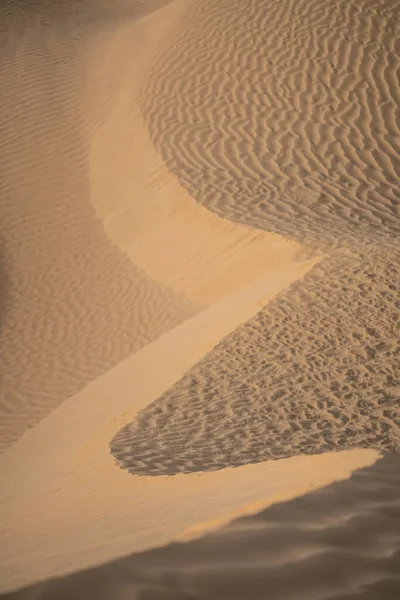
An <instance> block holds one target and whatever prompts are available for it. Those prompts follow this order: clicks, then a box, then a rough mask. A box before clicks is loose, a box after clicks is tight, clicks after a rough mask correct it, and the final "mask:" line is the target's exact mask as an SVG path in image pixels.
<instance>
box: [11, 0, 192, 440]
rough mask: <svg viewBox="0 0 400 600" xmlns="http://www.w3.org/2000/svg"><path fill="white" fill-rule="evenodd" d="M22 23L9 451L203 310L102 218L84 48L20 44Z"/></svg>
mask: <svg viewBox="0 0 400 600" xmlns="http://www.w3.org/2000/svg"><path fill="white" fill-rule="evenodd" d="M35 6H36V7H37V5H32V6H30V7H29V10H31V9H32V10H33V9H34V8H35ZM63 6H66V5H64V4H63ZM6 14H7V13H6ZM60 18H61V17H60ZM63 22H64V21H63ZM13 23H14V28H13V29H12V28H11V26H10V29H9V30H8V31H7V35H2V36H1V52H0V80H1V92H0V114H1V116H0V119H1V122H0V130H1V140H0V165H1V182H0V196H1V206H0V237H1V252H2V265H3V268H2V271H3V272H4V273H5V277H2V302H3V306H2V315H1V331H0V336H1V352H0V369H1V374H2V377H1V379H2V381H1V404H0V406H1V409H0V411H1V412H0V432H1V447H2V448H4V447H6V446H7V445H9V444H10V443H12V442H13V441H15V440H16V439H17V438H18V437H19V436H20V435H21V434H22V433H23V432H24V431H25V430H26V428H27V427H28V426H32V425H34V424H35V423H37V422H38V421H39V420H40V419H41V418H43V417H44V416H45V415H46V414H47V413H48V412H49V410H51V409H52V408H54V407H56V406H58V405H59V404H60V403H61V402H62V401H63V400H64V399H65V398H67V397H68V396H71V395H72V394H74V393H76V392H77V391H78V390H79V389H82V387H84V386H85V385H86V384H87V383H88V382H89V381H91V380H93V379H95V378H96V377H98V376H99V375H100V374H101V373H104V372H105V371H107V370H108V369H109V368H111V367H112V366H114V365H115V364H117V363H118V362H119V361H120V360H121V359H123V358H125V357H127V356H129V355H130V354H132V352H134V351H136V350H137V349H139V348H141V347H142V346H143V345H144V344H146V343H148V342H149V341H151V340H153V339H156V338H157V337H158V336H159V335H161V334H163V333H164V332H165V331H167V330H168V329H170V328H171V327H174V326H175V325H176V324H178V323H180V322H182V320H184V319H185V318H186V317H188V316H190V315H192V314H194V312H195V308H194V307H193V306H192V305H191V304H190V302H189V301H188V299H187V298H186V297H185V296H184V295H183V294H180V293H177V292H175V291H174V290H172V289H167V288H166V287H165V286H164V285H163V284H162V283H160V282H155V281H153V280H152V279H151V278H149V277H148V276H147V275H146V274H145V273H144V272H143V270H142V269H140V268H138V267H137V266H135V265H133V264H132V263H131V261H130V260H129V259H128V257H127V256H124V254H122V253H121V252H120V251H119V250H118V248H117V247H115V245H113V244H112V243H110V240H109V239H108V238H107V236H106V235H105V233H104V230H103V227H102V223H101V221H100V220H99V219H96V218H95V212H94V210H93V208H92V206H91V204H90V202H91V185H90V179H89V159H90V144H89V138H88V137H87V135H86V124H87V117H86V115H85V114H84V109H85V105H84V102H83V101H82V100H83V99H85V94H86V95H88V91H87V90H86V87H85V65H84V63H83V62H82V59H81V56H80V53H81V52H83V47H82V44H79V43H77V44H72V45H71V46H69V45H67V41H68V39H69V38H65V39H64V38H63V35H62V34H61V33H60V32H58V30H57V28H55V27H53V28H51V29H50V31H51V34H47V33H46V32H47V29H46V24H41V23H38V24H37V26H36V27H32V28H30V29H27V28H26V27H25V28H24V35H23V36H22V38H20V37H19V36H18V35H17V32H18V26H22V25H21V20H20V19H17V17H16V15H15V10H14V21H13ZM15 73H18V76H15Z"/></svg>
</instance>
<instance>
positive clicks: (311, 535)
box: [4, 454, 400, 600]
mask: <svg viewBox="0 0 400 600" xmlns="http://www.w3.org/2000/svg"><path fill="white" fill-rule="evenodd" d="M399 462H400V461H399V456H398V455H396V454H386V455H385V456H384V457H383V458H382V459H381V460H379V461H378V462H377V463H376V464H375V465H373V466H371V467H369V468H366V469H362V470H359V471H356V473H354V474H353V475H352V477H351V478H350V479H348V480H347V481H343V482H340V483H335V484H332V485H329V486H327V487H325V488H323V489H320V490H316V491H312V492H310V493H308V494H306V495H304V496H301V497H299V498H296V499H294V500H291V501H289V502H283V503H278V504H275V505H274V506H272V507H270V508H268V509H266V510H263V511H261V512H258V514H254V515H252V516H249V517H242V518H240V519H237V520H235V521H233V522H232V523H231V524H230V525H229V526H227V527H224V528H222V529H220V530H218V531H216V532H213V533H210V534H207V535H205V536H204V537H202V538H201V539H199V540H194V541H190V542H186V543H180V544H176V543H175V544H170V545H169V546H166V547H165V548H161V549H157V550H152V551H150V552H145V553H142V554H134V555H132V556H129V557H127V558H124V559H122V560H119V561H115V562H113V563H110V564H108V565H106V566H103V567H100V568H98V569H92V570H88V571H86V572H83V573H79V574H76V575H72V576H70V577H66V578H64V579H60V580H55V581H52V582H48V583H44V584H42V585H38V586H36V587H33V588H28V589H25V590H23V591H21V592H19V593H16V594H10V595H8V596H6V597H4V598H7V599H9V600H36V599H37V600H39V599H40V600H51V599H53V598H57V599H58V600H70V598H75V599H81V598H87V597H89V596H93V597H95V598H98V599H99V600H100V599H108V598H110V599H111V598H113V599H114V600H119V599H121V600H122V599H123V598H127V597H129V598H132V599H134V600H195V599H196V600H242V599H243V598H250V599H252V600H263V599H265V598H266V597H267V598H268V600H298V599H299V598H308V599H311V598H312V599H313V600H327V599H328V598H329V599H330V600H354V598H357V600H381V599H385V600H396V599H397V598H398V592H399V587H400V575H399V566H400V558H399V554H400V464H399ZM266 593H267V596H266Z"/></svg>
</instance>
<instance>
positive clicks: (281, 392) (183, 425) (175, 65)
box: [111, 0, 400, 475]
mask: <svg viewBox="0 0 400 600" xmlns="http://www.w3.org/2000/svg"><path fill="white" fill-rule="evenodd" d="M397 8H398V7H397V5H396V3H394V2H390V1H388V2H384V3H383V4H382V3H379V5H378V4H377V3H371V2H363V1H362V0H360V1H358V2H354V3H351V5H349V4H348V3H337V2H333V1H327V2H323V3H311V4H310V3H309V2H296V3H292V2H285V3H274V2H272V3H266V2H262V1H261V0H254V1H252V2H250V3H241V2H233V3H231V2H229V3H228V2H217V3H211V2H203V3H199V4H197V5H196V6H192V7H191V8H190V9H188V11H187V13H186V16H185V19H183V20H182V21H181V23H180V27H179V31H178V33H177V32H172V33H171V35H170V37H169V39H168V44H166V46H165V48H163V51H162V52H160V53H159V54H158V55H157V56H156V59H155V60H154V63H153V65H152V68H151V69H150V71H149V76H148V78H147V80H146V82H145V83H143V86H142V95H141V106H142V110H143V112H144V115H145V118H146V122H147V125H148V128H149V130H150V132H151V135H152V138H153V140H154V143H155V144H156V146H157V148H158V149H159V151H160V152H161V154H162V155H163V157H164V159H165V161H166V164H167V165H168V167H169V169H170V170H171V171H172V172H173V173H174V174H176V176H177V177H178V178H179V180H180V181H181V183H182V184H183V185H184V186H185V187H186V188H187V189H188V190H189V192H190V194H191V195H192V196H193V197H194V198H195V199H196V200H198V201H199V202H200V203H202V204H203V205H204V206H207V208H209V209H210V210H213V211H216V212H217V213H218V214H221V215H224V216H226V217H229V218H230V219H233V220H237V221H240V222H242V223H246V224H249V225H252V226H255V227H258V228H263V229H268V230H273V231H276V232H279V233H284V234H286V235H289V236H290V237H292V238H295V239H297V240H300V241H301V242H303V243H304V244H305V245H306V246H311V247H312V248H318V249H319V250H321V249H328V248H331V253H330V256H329V257H328V258H326V259H325V260H324V261H323V263H321V264H320V265H319V266H318V267H314V270H313V271H312V272H311V273H310V274H309V275H308V276H306V277H305V278H304V279H303V280H302V281H299V282H297V283H295V284H292V286H291V288H290V289H289V290H288V291H285V292H282V293H281V294H280V295H279V296H278V297H277V298H276V299H275V300H274V301H273V302H272V303H270V304H269V305H268V306H267V307H266V308H265V309H263V310H262V311H261V312H260V313H259V314H258V315H257V316H256V317H255V318H253V319H252V320H251V321H249V322H247V323H246V325H244V326H242V327H240V328H239V329H237V330H236V331H235V332H234V333H232V335H230V336H229V337H227V338H226V339H224V340H223V341H222V342H221V344H219V346H218V347H217V348H216V349H215V350H214V351H213V352H212V353H210V354H209V355H208V356H206V357H205V358H204V360H203V361H201V362H200V363H199V364H198V365H197V366H196V367H195V368H194V369H193V370H192V371H191V372H190V373H188V374H187V375H186V376H185V377H184V378H182V380H181V381H180V382H179V383H178V384H177V385H176V386H174V387H173V388H172V389H171V390H169V391H168V392H166V393H165V394H164V395H163V396H162V397H161V398H160V399H159V401H157V402H156V403H154V404H153V405H152V406H149V407H148V408H147V409H146V410H145V411H143V412H142V413H141V414H140V415H139V416H138V418H137V419H136V420H135V421H134V423H133V424H131V425H127V426H126V427H125V428H124V429H123V430H122V431H120V432H119V433H118V434H117V435H116V436H115V437H114V439H113V441H112V443H111V450H112V452H113V453H114V455H115V456H116V458H117V460H118V463H119V464H120V465H121V466H122V467H124V468H127V469H129V470H130V472H132V473H140V474H153V475H157V474H158V475H161V474H173V473H178V472H181V471H182V472H188V471H198V470H208V469H216V468H223V467H226V466H238V465H241V464H245V463H247V462H255V461H262V460H267V459H271V458H282V457H286V456H291V455H293V454H298V453H310V454H313V453H316V452H322V451H327V450H335V449H336V450H337V449H340V448H349V447H370V446H373V447H376V448H383V449H390V450H395V451H398V450H399V425H400V420H399V419H400V413H399V409H398V405H399V391H400V388H399V381H400V370H399V360H398V357H399V350H400V346H399V341H398V340H399V337H400V325H399V324H400V312H399V304H398V299H397V286H398V281H399V276H400V254H399V251H400V242H399V239H400V238H399V231H400V218H399V216H400V200H399V196H398V184H399V173H400V170H399V167H400V163H399V157H400V155H399V149H400V146H399V144H400V137H399V129H398V127H397V123H396V119H395V117H396V111H397V104H398V99H399V97H400V86H399V81H398V79H397V77H396V75H395V74H396V72H397V69H398V67H399V66H400V62H399V56H398V54H397V53H396V44H397V42H398V39H399V38H398V35H397V32H399V31H400V30H399V26H400V25H399V23H400V21H399V19H398V17H399V14H398V11H397ZM183 48H185V52H183V51H182V49H183ZM228 65H229V66H228ZM156 107H158V108H156ZM332 248H335V250H332Z"/></svg>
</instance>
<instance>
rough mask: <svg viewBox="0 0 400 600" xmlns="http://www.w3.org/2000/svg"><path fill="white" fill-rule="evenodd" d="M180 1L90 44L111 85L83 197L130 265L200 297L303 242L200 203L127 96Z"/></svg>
mask: <svg viewBox="0 0 400 600" xmlns="http://www.w3.org/2000/svg"><path fill="white" fill-rule="evenodd" d="M185 6H186V3H184V2H177V3H172V4H170V5H168V6H166V7H165V8H164V9H162V10H160V11H158V12H157V13H156V14H153V15H150V17H148V18H147V19H145V22H143V21H141V22H140V23H138V24H136V25H135V24H133V25H132V24H131V25H129V26H125V27H121V28H119V30H118V35H117V36H116V35H115V34H114V35H113V36H105V35H103V36H102V35H99V36H97V37H95V38H94V40H93V43H92V45H91V47H90V48H89V50H88V53H87V63H88V66H89V72H90V74H91V79H92V81H91V84H90V85H91V86H92V88H93V90H96V89H97V88H100V89H102V88H103V86H105V83H106V82H110V81H111V82H112V95H113V101H111V100H110V102H109V103H108V102H104V104H105V106H106V107H107V113H106V118H104V119H103V120H102V121H100V122H99V124H98V126H97V127H96V129H95V131H94V132H93V133H92V135H91V139H90V179H91V202H92V205H93V206H94V208H95V209H96V212H97V215H98V216H99V217H100V218H101V220H102V222H103V225H104V229H105V232H106V233H107V235H108V236H109V237H110V239H111V240H112V242H113V243H114V244H115V245H116V246H118V248H120V249H121V250H122V251H123V252H124V253H126V254H127V255H128V256H129V257H130V258H131V259H132V260H133V262H134V264H135V265H138V266H139V267H140V268H141V269H143V270H144V271H145V272H146V273H147V274H148V275H149V276H150V277H151V278H152V279H154V280H156V281H158V282H161V283H163V284H165V285H167V286H168V287H172V288H173V289H174V290H175V291H178V292H183V293H184V294H185V296H186V297H187V298H188V299H189V300H190V301H191V302H193V303H194V305H195V306H199V305H200V306H205V305H209V304H211V303H214V302H218V301H219V300H221V299H222V298H224V297H227V296H229V295H231V294H233V293H236V292H238V291H240V290H242V289H244V287H246V286H248V285H249V284H251V283H252V282H254V281H257V280H259V279H261V278H262V279H264V280H265V281H266V280H267V279H269V278H273V277H275V276H276V275H280V274H281V273H282V272H283V271H284V270H285V269H287V268H289V269H291V268H292V264H293V263H294V262H297V261H298V260H299V258H300V257H301V255H302V254H303V256H304V251H303V249H302V247H301V246H300V245H299V244H298V243H297V242H294V241H292V240H289V239H287V238H285V237H283V236H280V235H277V234H275V233H269V232H266V231H262V230H259V229H254V228H249V227H247V226H244V225H240V224H236V223H233V222H232V221H230V220H228V219H227V218H225V219H224V218H221V217H219V216H217V215H216V214H214V213H212V212H211V211H209V210H208V209H206V208H205V207H203V206H201V205H199V204H198V203H197V202H196V201H195V200H194V199H193V198H192V197H191V196H190V195H189V194H188V192H187V191H186V190H185V189H184V188H183V187H182V186H181V185H180V184H179V182H178V180H177V179H176V177H174V176H173V175H171V173H170V172H169V171H168V170H167V168H166V166H165V164H164V161H163V158H162V157H161V155H160V154H159V153H158V152H157V151H156V149H155V148H154V145H153V143H152V142H151V140H150V137H149V133H148V131H147V130H146V128H145V126H144V123H143V118H142V116H141V114H140V111H139V107H138V106H137V105H136V101H135V98H136V97H137V95H138V91H139V89H140V82H141V79H142V77H143V74H144V73H145V71H146V68H147V65H148V63H149V62H150V61H151V59H152V57H153V55H154V53H155V51H156V50H157V48H158V47H159V45H160V44H161V41H162V39H163V36H165V35H166V34H167V33H168V31H169V28H170V25H171V24H172V25H173V26H174V27H176V25H177V23H179V20H180V17H181V14H182V12H184V11H183V10H182V9H183V8H184V7H185ZM153 39H154V40H155V42H156V43H155V42H153ZM136 54H138V58H135V60H132V61H128V65H126V66H125V67H124V68H118V70H117V71H116V69H115V65H118V66H119V65H124V63H126V62H127V61H126V58H125V57H126V56H127V55H129V56H132V55H134V56H136ZM108 94H109V92H108ZM105 98H107V92H105ZM194 224H195V226H194Z"/></svg>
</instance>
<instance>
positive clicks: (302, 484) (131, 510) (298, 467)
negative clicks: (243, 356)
mask: <svg viewBox="0 0 400 600" xmlns="http://www.w3.org/2000/svg"><path fill="white" fill-rule="evenodd" d="M256 297H257V299H258V298H259V294H257V295H256ZM256 304H257V300H255V302H254V305H253V307H252V309H253V310H255V309H256V306H255V305H256ZM240 306H243V305H238V308H237V309H236V310H235V309H234V310H233V311H232V312H233V313H235V312H237V311H239V310H240ZM228 308H229V304H228V303H226V302H222V303H220V305H219V306H215V307H212V308H209V309H206V310H205V311H203V312H202V313H200V314H199V315H196V316H195V317H193V318H191V319H189V320H188V321H186V322H185V323H183V324H182V325H181V326H179V327H177V328H175V329H174V330H172V331H170V332H168V333H167V334H166V335H164V336H163V337H161V338H159V339H158V340H156V341H155V342H153V343H151V344H149V345H148V346H146V347H145V348H143V349H142V350H141V351H139V352H138V353H136V354H135V355H134V356H132V357H131V358H129V359H127V360H126V361H124V362H122V363H120V364H119V365H118V366H117V367H115V368H114V369H112V370H111V371H109V372H108V373H107V374H105V375H104V376H102V377H100V378H99V379H98V380H97V381H94V382H93V383H91V384H90V385H89V386H87V388H85V389H84V390H83V391H82V392H80V393H79V394H77V395H76V396H74V397H73V398H71V399H69V400H67V401H65V402H64V403H63V405H62V406H61V407H59V408H58V409H57V410H55V411H54V412H53V413H51V414H50V415H49V416H48V417H47V418H46V419H44V420H43V421H42V422H41V423H39V424H38V425H37V426H36V427H34V428H33V429H31V430H29V431H28V432H27V433H26V434H25V435H24V436H23V437H22V438H21V439H20V440H19V441H18V442H17V443H16V444H15V445H14V446H13V447H12V448H11V449H10V450H8V451H6V453H5V454H4V455H3V457H2V459H1V462H0V470H1V472H2V480H3V482H4V487H3V490H2V494H1V500H0V514H1V522H0V534H1V538H2V540H3V544H2V548H1V553H0V561H1V563H2V580H1V588H0V590H1V591H4V592H5V591H7V590H11V589H13V588H16V587H22V586H25V585H29V584H31V583H34V582H37V581H40V580H43V579H46V578H48V577H54V576H59V575H63V574H66V573H71V572H73V571H75V570H80V569H84V568H87V567H89V566H93V565H96V564H100V563H102V562H105V561H108V560H112V559H114V558H116V557H118V556H123V555H125V554H128V553H130V552H132V551H142V550H145V549H148V548H151V547H154V546H159V545H163V544H165V543H168V542H170V541H171V540H173V539H180V538H187V537H193V536H194V537H196V536H198V535H201V533H202V532H203V531H205V530H207V529H209V528H213V527H215V526H217V525H218V526H219V525H220V524H222V523H224V522H227V521H228V520H230V519H231V518H232V517H233V516H237V515H239V514H248V513H252V512H254V511H255V510H258V509H259V508H261V507H262V506H267V505H269V504H271V503H272V502H276V501H277V500H283V499H285V498H292V497H294V496H296V495H298V494H302V493H304V492H305V491H307V490H309V489H310V488H313V487H320V486H323V485H326V484H327V483H330V482H332V481H335V480H337V479H343V478H346V477H348V476H349V475H350V473H351V472H352V471H353V470H354V469H356V468H360V467H362V466H365V465H370V464H372V463H373V462H374V461H375V460H376V459H377V457H378V456H379V454H378V453H377V452H375V451H372V450H360V451H351V452H344V453H337V454H332V455H327V456H324V455H321V456H316V457H312V458H310V457H295V458H290V459H288V460H284V461H279V463H277V462H273V463H272V462H271V463H261V464H258V465H249V466H246V467H243V468H238V469H225V470H223V471H218V472H211V473H201V474H193V475H185V476H177V477H159V478H152V477H133V476H131V475H129V474H128V473H126V472H124V471H122V470H121V469H118V468H117V467H116V465H115V464H114V460H113V457H112V456H111V455H110V453H109V450H108V443H109V440H110V439H111V437H112V435H113V434H114V433H115V432H116V431H117V430H118V429H119V428H120V427H121V426H122V425H123V424H124V423H126V422H127V421H129V420H131V419H132V418H133V416H134V414H133V413H132V412H131V411H132V408H134V410H135V411H138V410H140V409H141V408H142V407H143V406H146V405H147V404H148V403H149V402H151V401H152V400H154V399H155V398H157V397H158V396H159V395H160V393H161V392H162V391H163V389H166V388H167V387H168V386H170V385H172V383H173V382H174V380H177V379H179V377H180V376H181V374H182V372H184V371H186V370H187V369H188V368H190V366H191V365H192V364H193V363H194V362H195V361H196V360H198V357H199V355H201V354H202V353H204V352H205V351H206V349H207V348H209V347H210V345H211V341H210V339H211V337H212V336H211V334H214V336H216V333H215V329H219V332H218V333H219V336H221V334H222V331H221V330H222V328H223V327H224V326H225V327H232V319H233V318H237V315H236V314H235V315H232V314H230V315H229V314H227V313H229V311H228ZM230 308H231V310H232V305H231V306H230ZM249 310H250V309H249V308H247V311H248V312H249ZM224 315H225V318H224ZM241 316H242V318H247V315H244V314H243V309H242V315H241ZM223 321H224V322H223ZM194 340H196V342H195V343H194ZM216 341H217V339H216V340H215V342H216ZM155 374H157V376H156V377H155ZM116 415H119V416H116ZM44 457H45V460H44ZM160 499H161V500H160ZM43 515H46V518H45V519H44V518H43ZM38 540H40V543H38Z"/></svg>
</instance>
